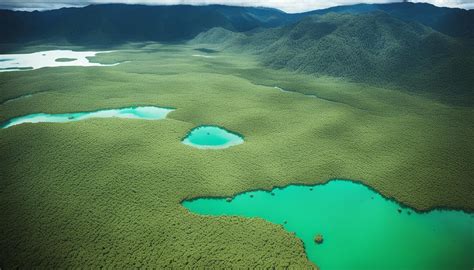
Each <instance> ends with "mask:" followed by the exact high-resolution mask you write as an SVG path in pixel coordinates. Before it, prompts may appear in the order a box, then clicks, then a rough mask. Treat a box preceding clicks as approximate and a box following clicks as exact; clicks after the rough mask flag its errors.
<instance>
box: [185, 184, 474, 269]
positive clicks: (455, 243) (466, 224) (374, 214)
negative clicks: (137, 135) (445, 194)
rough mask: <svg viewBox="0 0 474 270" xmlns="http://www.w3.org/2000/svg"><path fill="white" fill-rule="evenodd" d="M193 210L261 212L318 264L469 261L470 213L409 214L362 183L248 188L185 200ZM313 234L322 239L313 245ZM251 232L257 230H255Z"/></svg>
mask: <svg viewBox="0 0 474 270" xmlns="http://www.w3.org/2000/svg"><path fill="white" fill-rule="evenodd" d="M182 204H183V206H184V207H186V208H187V209H189V210H190V211H191V212H193V213H197V214H202V215H212V216H222V215H234V216H242V217H260V218H263V219H265V220H268V221H270V222H272V223H276V224H281V225H282V226H283V227H284V229H285V230H287V231H289V232H294V233H295V234H296V236H297V237H299V238H300V239H301V240H302V241H303V242H304V246H305V250H306V253H307V256H308V258H309V259H310V260H311V261H313V262H314V263H315V264H317V265H318V266H319V267H320V268H321V269H322V270H347V269H361V270H362V269H364V270H367V269H385V270H388V269H393V270H395V269H397V270H400V269H403V270H411V269H413V270H425V269H426V270H428V269H429V270H433V269H440V270H441V269H442V270H447V269H453V270H454V269H459V270H461V269H465V270H472V269H473V267H474V256H473V255H472V254H473V251H474V216H473V214H468V213H465V212H462V211H451V210H449V211H447V210H433V211H430V212H427V213H416V212H414V211H413V210H412V209H409V208H403V207H401V206H400V205H399V204H398V203H396V202H394V201H391V200H387V199H385V198H384V197H382V196H381V195H380V194H378V193H377V192H375V191H373V190H372V189H369V188H368V187H366V186H364V185H362V184H358V183H354V182H351V181H343V180H333V181H330V182H329V183H327V184H324V185H316V186H298V185H291V186H288V187H285V188H276V189H274V190H272V191H271V192H267V191H251V192H246V193H242V194H240V195H237V196H236V197H234V198H232V200H231V201H230V200H229V199H216V198H199V199H196V200H191V201H184V202H183V203H182ZM316 234H321V235H322V236H323V239H324V241H323V243H322V244H316V243H315V242H314V238H315V235H316ZM256 237H257V236H256Z"/></svg>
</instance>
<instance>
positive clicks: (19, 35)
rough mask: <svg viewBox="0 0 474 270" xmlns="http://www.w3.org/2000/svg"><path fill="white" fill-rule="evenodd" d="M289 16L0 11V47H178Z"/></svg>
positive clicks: (231, 11)
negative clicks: (216, 31) (219, 30)
mask: <svg viewBox="0 0 474 270" xmlns="http://www.w3.org/2000/svg"><path fill="white" fill-rule="evenodd" d="M285 17H286V14H285V13H283V12H281V11H279V10H276V9H269V8H249V7H232V6H221V5H210V6H187V5H178V6H143V5H122V4H106V5H91V6H87V7H84V8H63V9H59V10H51V11H44V12H21V11H9V10H0V36H1V37H2V41H1V43H11V42H16V43H20V42H22V43H25V42H29V41H35V40H44V41H55V42H69V43H73V44H90V45H99V44H105V45H116V44H117V43H121V42H126V41H161V42H176V41H180V40H185V39H190V38H192V37H194V36H195V35H197V34H198V33H200V32H202V31H206V30H208V29H210V28H212V27H218V26H219V27H224V28H226V29H230V30H233V31H247V30H251V29H254V28H256V27H262V26H264V27H268V26H276V25H281V24H282V23H284V22H285V21H286V19H285Z"/></svg>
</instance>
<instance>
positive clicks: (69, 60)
mask: <svg viewBox="0 0 474 270" xmlns="http://www.w3.org/2000/svg"><path fill="white" fill-rule="evenodd" d="M75 60H77V59H75V58H66V57H64V58H58V59H56V60H54V61H56V62H72V61H75Z"/></svg>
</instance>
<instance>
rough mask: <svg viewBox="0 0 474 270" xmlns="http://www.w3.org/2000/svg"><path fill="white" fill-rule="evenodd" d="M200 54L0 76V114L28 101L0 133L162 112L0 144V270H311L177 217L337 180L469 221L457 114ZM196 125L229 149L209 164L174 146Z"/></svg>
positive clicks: (122, 55) (278, 242) (220, 225)
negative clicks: (220, 201) (237, 139)
mask: <svg viewBox="0 0 474 270" xmlns="http://www.w3.org/2000/svg"><path fill="white" fill-rule="evenodd" d="M202 47H203V46H201V45H200V46H191V45H190V46H179V45H173V46H171V45H158V44H153V43H145V44H129V45H125V46H123V47H122V49H123V50H122V51H118V52H114V53H110V54H103V55H99V56H98V57H95V58H93V59H94V60H95V61H98V62H100V63H104V64H107V63H115V62H122V64H120V65H118V66H114V67H89V68H81V67H59V68H44V69H39V70H34V71H26V72H5V73H0V89H1V90H2V91H0V101H5V100H8V99H10V98H13V97H18V96H20V95H24V94H34V93H37V92H42V93H41V95H33V96H32V97H30V98H27V99H18V100H16V101H15V102H8V103H4V104H3V105H1V106H0V122H3V121H5V120H7V119H10V118H12V117H16V116H20V115H26V114H31V113H36V112H44V113H67V112H74V111H94V110H98V109H107V108H119V107H127V106H139V105H154V106H161V107H173V108H176V111H173V112H171V113H170V114H169V115H168V118H167V119H165V120H161V121H156V122H155V121H145V120H143V121H142V120H136V119H134V120H132V119H130V120H129V119H90V120H87V121H80V122H75V123H64V124H49V123H44V124H24V125H18V126H14V127H11V128H8V129H4V130H0V163H1V164H2V166H1V167H0V179H1V181H0V192H1V193H0V213H2V218H1V219H0V231H1V237H0V239H1V240H0V267H1V268H5V269H10V268H15V267H21V268H31V267H33V266H34V267H39V268H52V267H54V268H64V267H72V268H77V267H82V268H98V267H100V266H104V267H111V268H131V267H148V268H164V267H171V268H176V269H182V268H186V267H193V268H210V267H213V268H214V267H215V268H231V267H233V268H238V267H242V268H248V267H252V268H253V267H255V268H258V267H262V268H264V267H265V268H266V267H271V266H274V267H276V268H284V267H292V268H295V269H304V268H312V267H314V265H313V264H312V263H311V262H309V261H308V259H307V257H306V255H305V253H304V248H303V246H302V242H301V241H300V240H299V239H298V238H296V237H295V236H294V235H292V234H290V233H287V232H286V231H284V230H283V229H282V228H281V226H278V225H275V224H271V223H268V222H265V221H263V220H261V219H245V218H239V217H205V216H199V215H195V214H191V213H189V212H188V211H187V210H186V209H185V208H184V207H182V206H181V204H180V202H181V201H182V200H184V199H190V198H195V197H202V196H219V197H231V196H232V195H234V194H236V193H239V192H243V191H246V190H253V189H267V190H270V189H271V188H272V187H273V186H284V185H287V184H289V183H300V184H303V183H304V184H315V183H323V182H326V181H328V180H329V179H336V178H338V179H353V180H359V181H362V182H363V183H365V184H367V185H369V186H371V187H373V188H375V189H376V190H378V191H380V193H381V194H383V195H384V196H387V197H390V198H395V199H396V200H398V201H400V202H401V203H403V204H407V205H410V206H412V207H414V208H416V209H418V210H420V211H423V210H428V209H430V208H433V207H447V208H460V209H464V210H467V211H472V210H474V192H472V191H473V190H474V182H473V181H472V179H474V174H473V171H472V169H471V167H472V157H473V156H474V150H473V149H474V145H473V141H472V139H471V137H472V134H473V132H474V123H473V121H474V120H473V119H474V110H473V109H472V108H471V107H462V106H458V105H453V104H447V103H442V102H439V101H436V100H435V99H433V97H434V95H433V96H431V94H430V93H427V92H425V93H423V95H414V94H408V93H405V92H401V91H398V90H394V89H389V88H381V87H375V86H371V85H367V84H361V83H352V82H348V81H345V80H343V79H337V78H333V77H327V76H326V77H324V76H321V77H314V76H311V75H304V74H297V73H294V72H290V71H287V70H272V69H268V68H265V67H263V66H261V65H260V64H259V63H258V61H257V59H256V58H254V57H253V56H252V55H250V54H245V53H235V52H233V51H224V52H219V54H217V55H218V57H215V58H198V57H192V55H193V54H194V53H195V49H197V48H202ZM39 48H40V47H32V48H27V50H30V51H35V50H36V51H37V50H38V49H39ZM41 48H43V47H41ZM210 49H215V48H210ZM123 61H130V62H123ZM274 86H278V87H281V88H283V89H285V90H289V91H296V92H295V93H284V92H281V91H279V90H277V89H275V88H274ZM297 92H300V93H304V94H314V95H316V96H317V97H318V98H312V97H308V96H305V95H302V94H300V93H297ZM198 125H217V126H224V127H226V128H228V129H229V130H232V131H235V132H238V133H239V134H244V135H245V143H244V144H241V145H238V146H235V147H231V148H228V149H224V150H220V151H203V150H200V149H195V148H193V147H189V146H186V145H184V144H182V143H181V139H182V137H183V135H184V134H187V132H189V131H190V130H191V129H192V128H193V127H195V126H198ZM323 246H324V244H323Z"/></svg>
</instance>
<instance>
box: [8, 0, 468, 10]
mask: <svg viewBox="0 0 474 270" xmlns="http://www.w3.org/2000/svg"><path fill="white" fill-rule="evenodd" d="M387 2H396V1H394V0H0V8H4V9H5V8H7V9H20V10H35V9H37V10H43V9H56V8H61V7H72V6H85V5H89V4H97V3H128V4H150V5H153V4H155V5H156V4H162V5H163V4H166V5H172V4H193V5H201V4H226V5H239V6H263V7H273V8H278V9H281V10H284V11H286V12H290V13H294V12H302V11H309V10H315V9H321V8H327V7H332V6H340V5H349V4H355V3H387ZM412 2H427V3H431V4H434V5H436V6H442V7H459V8H464V9H473V8H474V0H414V1H412Z"/></svg>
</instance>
